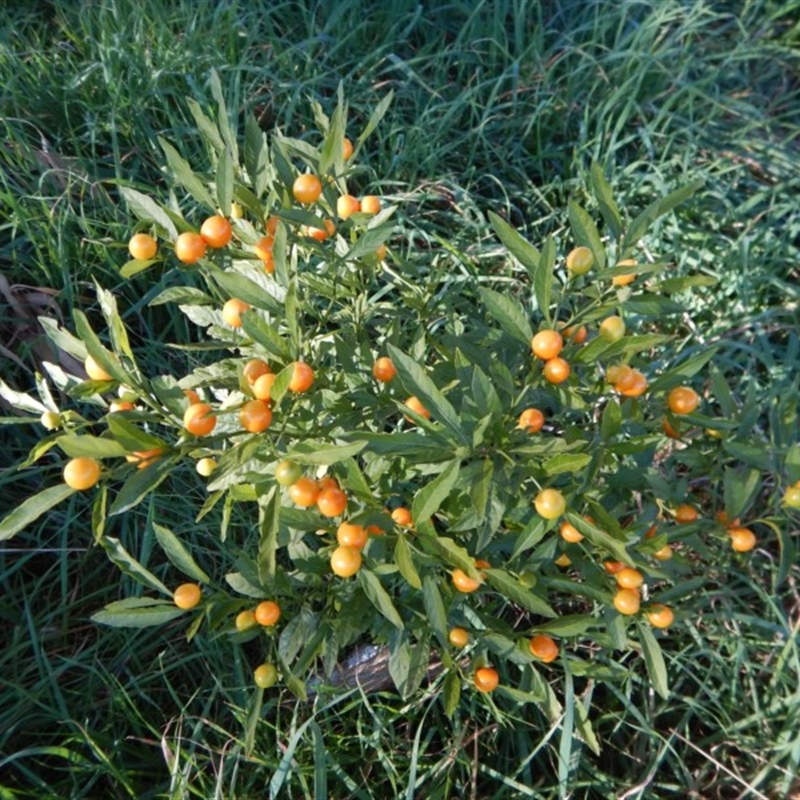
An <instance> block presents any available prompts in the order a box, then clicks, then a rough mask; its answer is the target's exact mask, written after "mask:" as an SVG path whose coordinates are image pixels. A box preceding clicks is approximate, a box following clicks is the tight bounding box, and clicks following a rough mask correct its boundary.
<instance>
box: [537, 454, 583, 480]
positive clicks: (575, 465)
mask: <svg viewBox="0 0 800 800" xmlns="http://www.w3.org/2000/svg"><path fill="white" fill-rule="evenodd" d="M591 460H592V456H590V455H589V454H588V453H559V454H558V455H557V456H553V457H552V458H548V459H547V461H545V462H544V464H543V465H542V469H544V471H545V473H546V474H547V475H560V474H561V473H563V472H579V471H580V470H582V469H583V468H584V467H585V466H586V465H587V464H589V462H590V461H591Z"/></svg>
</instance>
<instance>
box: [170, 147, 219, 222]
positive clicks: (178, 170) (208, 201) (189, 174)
mask: <svg viewBox="0 0 800 800" xmlns="http://www.w3.org/2000/svg"><path fill="white" fill-rule="evenodd" d="M158 143H159V144H160V145H161V149H162V150H163V151H164V155H165V156H166V157H167V164H169V168H170V169H171V170H172V172H173V174H174V175H175V180H177V181H178V183H179V184H180V185H181V186H183V188H184V189H186V191H187V192H189V194H190V195H191V196H192V197H193V198H194V199H195V200H196V201H197V202H198V203H200V205H203V206H205V207H206V208H208V209H211V210H212V211H214V210H215V208H216V207H215V204H214V198H213V197H212V196H211V195H210V194H209V191H208V189H206V187H205V184H204V183H203V182H202V181H201V180H200V178H198V177H197V175H195V174H194V172H193V171H192V168H191V166H189V162H188V161H186V160H185V159H184V158H183V156H181V154H180V153H179V152H178V151H177V150H176V149H175V148H174V147H173V146H172V145H171V144H170V143H169V142H168V141H167V140H166V139H164V138H163V137H161V136H159V137H158Z"/></svg>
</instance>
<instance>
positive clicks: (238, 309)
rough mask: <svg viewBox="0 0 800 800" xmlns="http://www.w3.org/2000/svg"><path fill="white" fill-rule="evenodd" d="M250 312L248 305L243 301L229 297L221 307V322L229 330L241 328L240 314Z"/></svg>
mask: <svg viewBox="0 0 800 800" xmlns="http://www.w3.org/2000/svg"><path fill="white" fill-rule="evenodd" d="M249 310H250V303H245V301H244V300H239V299H238V298H236V297H231V299H230V300H228V301H226V303H225V305H224V306H222V321H223V322H224V323H225V324H226V325H230V326H231V328H241V327H242V314H244V313H245V311H249Z"/></svg>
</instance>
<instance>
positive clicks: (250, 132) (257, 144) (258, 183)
mask: <svg viewBox="0 0 800 800" xmlns="http://www.w3.org/2000/svg"><path fill="white" fill-rule="evenodd" d="M244 163H245V167H246V169H247V174H248V177H249V178H250V181H251V183H252V185H253V191H254V192H255V194H256V197H261V196H262V195H263V194H264V191H265V190H266V188H267V180H268V174H267V170H268V167H269V153H268V149H267V140H266V137H265V136H264V131H262V130H261V126H260V125H259V124H258V120H257V119H256V118H255V116H254V115H253V114H252V113H251V114H248V115H247V117H246V119H245V125H244Z"/></svg>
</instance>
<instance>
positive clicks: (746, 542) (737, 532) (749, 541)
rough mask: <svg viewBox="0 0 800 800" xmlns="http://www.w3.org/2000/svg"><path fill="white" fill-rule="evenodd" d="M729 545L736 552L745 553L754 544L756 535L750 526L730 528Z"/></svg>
mask: <svg viewBox="0 0 800 800" xmlns="http://www.w3.org/2000/svg"><path fill="white" fill-rule="evenodd" d="M728 533H729V534H730V537H731V547H732V548H733V549H734V550H735V551H736V552H737V553H746V552H748V551H749V550H752V549H753V548H754V547H755V546H756V542H757V539H756V535H755V534H754V533H753V531H751V530H750V528H730V529H729V530H728Z"/></svg>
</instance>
